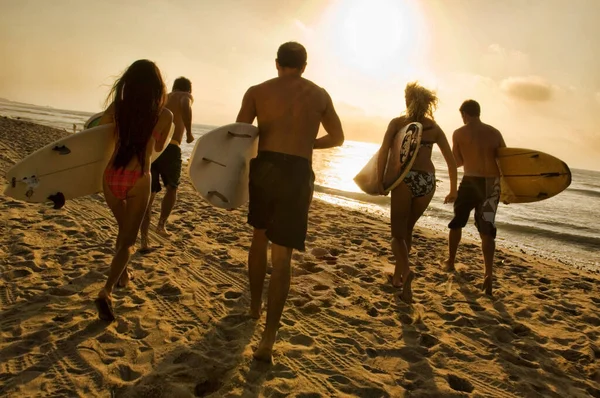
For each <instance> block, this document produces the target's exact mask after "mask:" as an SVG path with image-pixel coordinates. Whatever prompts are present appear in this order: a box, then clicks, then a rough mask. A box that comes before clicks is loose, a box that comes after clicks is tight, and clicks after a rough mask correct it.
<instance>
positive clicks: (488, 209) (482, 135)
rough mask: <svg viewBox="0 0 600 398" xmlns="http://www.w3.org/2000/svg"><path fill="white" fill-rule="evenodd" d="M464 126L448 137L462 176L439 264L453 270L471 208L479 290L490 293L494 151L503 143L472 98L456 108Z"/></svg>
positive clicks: (496, 182) (496, 183)
mask: <svg viewBox="0 0 600 398" xmlns="http://www.w3.org/2000/svg"><path fill="white" fill-rule="evenodd" d="M460 114H461V116H462V119H463V122H464V123H465V125H464V126H462V127H461V128H459V129H458V130H456V131H455V132H454V135H453V136H452V141H453V145H452V152H453V153H454V158H455V159H456V165H457V166H458V167H460V166H464V176H463V178H462V181H461V182H460V186H459V188H458V197H457V198H456V201H455V202H454V218H453V219H452V221H450V223H449V224H448V228H450V233H449V236H448V252H449V253H448V259H447V260H445V261H444V263H443V264H442V266H443V267H444V269H445V270H446V271H454V262H455V260H456V252H457V250H458V245H459V243H460V239H461V236H462V228H463V227H465V225H467V222H468V221H469V216H470V214H471V210H473V209H475V225H476V226H477V230H478V231H479V235H480V236H481V250H482V252H483V260H484V263H485V275H484V279H483V285H482V290H484V291H485V293H486V294H488V295H490V296H491V295H492V281H493V268H492V266H493V263H494V252H495V250H496V242H495V239H496V225H495V218H496V210H497V209H498V202H499V200H500V170H499V169H498V165H497V163H496V151H497V150H498V148H503V147H505V146H506V144H505V143H504V139H503V138H502V134H501V133H500V132H499V131H498V130H497V129H495V128H494V127H492V126H490V125H487V124H485V123H483V122H481V120H480V119H479V116H480V114H481V108H480V106H479V104H478V103H477V102H476V101H474V100H467V101H465V102H463V104H462V105H461V107H460Z"/></svg>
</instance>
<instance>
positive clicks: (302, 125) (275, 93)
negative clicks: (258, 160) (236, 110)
mask: <svg viewBox="0 0 600 398" xmlns="http://www.w3.org/2000/svg"><path fill="white" fill-rule="evenodd" d="M254 116H256V118H257V120H258V128H259V131H260V133H259V134H260V135H259V137H260V139H259V150H260V151H272V152H280V153H285V154H289V155H295V156H300V157H303V158H306V159H311V158H312V151H313V148H314V147H315V139H316V137H317V134H318V132H319V125H320V124H321V123H323V127H324V128H325V130H326V131H327V132H328V133H329V134H333V135H334V136H336V137H339V138H340V139H341V140H342V142H343V133H342V127H341V123H340V121H339V118H338V116H337V114H336V113H335V109H334V107H333V104H332V102H331V98H330V97H329V94H327V92H326V91H325V90H324V89H323V88H321V87H319V86H317V85H316V84H314V83H313V82H311V81H310V80H306V79H304V78H302V77H300V76H283V77H276V78H274V79H271V80H267V81H266V82H264V83H261V84H259V85H256V86H253V87H251V88H250V89H249V90H248V91H247V93H246V95H245V96H244V100H243V104H242V109H241V110H240V114H239V115H238V119H237V120H238V121H246V122H248V121H250V120H253V119H254Z"/></svg>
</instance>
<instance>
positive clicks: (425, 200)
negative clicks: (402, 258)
mask: <svg viewBox="0 0 600 398" xmlns="http://www.w3.org/2000/svg"><path fill="white" fill-rule="evenodd" d="M434 194H435V187H434V188H433V191H431V192H430V193H428V194H427V195H425V196H420V197H418V198H413V200H412V204H411V208H410V218H409V220H408V232H407V236H406V249H407V251H408V253H409V254H410V249H411V248H412V235H413V229H414V228H415V224H416V223H417V221H419V218H421V216H422V215H423V213H425V210H427V207H428V206H429V203H431V199H433V195H434Z"/></svg>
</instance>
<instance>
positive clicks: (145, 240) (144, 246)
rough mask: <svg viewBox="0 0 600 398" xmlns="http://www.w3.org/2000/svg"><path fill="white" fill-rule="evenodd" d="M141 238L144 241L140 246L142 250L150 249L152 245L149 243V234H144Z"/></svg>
mask: <svg viewBox="0 0 600 398" xmlns="http://www.w3.org/2000/svg"><path fill="white" fill-rule="evenodd" d="M140 240H141V241H142V245H141V247H140V251H141V252H145V251H148V250H150V245H149V242H148V236H143V235H142V236H141V237H140Z"/></svg>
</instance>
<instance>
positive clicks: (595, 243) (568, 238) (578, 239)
mask: <svg viewBox="0 0 600 398" xmlns="http://www.w3.org/2000/svg"><path fill="white" fill-rule="evenodd" d="M496 225H497V227H498V229H499V230H503V231H511V232H518V233H523V234H527V235H536V236H543V237H545V238H551V239H554V240H557V241H562V242H565V243H571V244H575V245H577V246H580V247H584V248H587V249H595V250H598V248H599V247H600V238H598V237H595V236H587V235H578V234H572V233H568V232H559V231H553V230H550V229H545V228H540V227H534V226H532V225H520V224H514V223H503V222H497V223H496Z"/></svg>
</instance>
